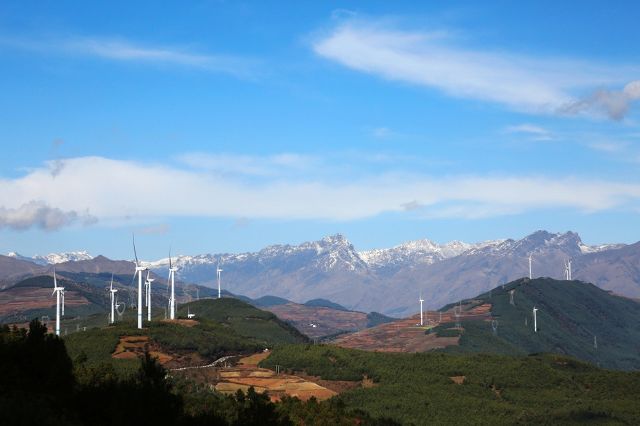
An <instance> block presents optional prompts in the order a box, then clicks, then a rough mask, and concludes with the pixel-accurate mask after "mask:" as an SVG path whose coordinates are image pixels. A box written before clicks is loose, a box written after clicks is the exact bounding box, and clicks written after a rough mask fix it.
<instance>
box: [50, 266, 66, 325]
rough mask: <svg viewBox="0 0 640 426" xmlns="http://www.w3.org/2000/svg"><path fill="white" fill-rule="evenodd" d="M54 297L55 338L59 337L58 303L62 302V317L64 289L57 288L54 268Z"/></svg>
mask: <svg viewBox="0 0 640 426" xmlns="http://www.w3.org/2000/svg"><path fill="white" fill-rule="evenodd" d="M54 294H55V295H56V336H59V335H60V302H61V301H62V315H64V287H58V280H57V278H56V268H53V293H51V295H52V296H53V295H54Z"/></svg>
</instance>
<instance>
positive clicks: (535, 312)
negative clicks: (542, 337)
mask: <svg viewBox="0 0 640 426" xmlns="http://www.w3.org/2000/svg"><path fill="white" fill-rule="evenodd" d="M533 332H534V333H537V332H538V308H536V307H535V306H534V307H533Z"/></svg>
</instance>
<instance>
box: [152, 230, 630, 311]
mask: <svg viewBox="0 0 640 426" xmlns="http://www.w3.org/2000/svg"><path fill="white" fill-rule="evenodd" d="M529 255H531V256H532V259H533V262H532V266H533V275H534V277H538V276H549V277H554V278H558V279H560V278H562V277H563V276H564V266H563V262H564V261H565V260H567V259H571V260H572V265H573V278H574V279H579V280H583V281H589V282H593V283H595V284H596V285H598V286H600V287H602V288H604V289H606V290H612V291H614V292H616V293H618V294H621V295H625V296H629V297H640V275H639V274H640V243H637V244H633V245H620V244H618V245H615V244H613V245H602V246H588V245H585V244H584V243H583V242H582V240H581V239H580V237H579V235H578V234H576V233H574V232H567V233H558V234H552V233H549V232H546V231H538V232H535V233H533V234H531V235H529V236H527V237H525V238H523V239H521V240H513V239H507V240H496V241H486V242H481V243H475V244H469V243H464V242H459V241H454V242H451V243H447V244H437V243H434V242H432V241H429V240H418V241H411V242H408V243H404V244H401V245H398V246H396V247H393V248H389V249H379V250H370V251H364V252H358V251H356V249H355V248H354V247H353V245H352V244H351V243H350V242H349V241H348V240H347V239H346V238H345V237H344V236H342V235H334V236H331V237H326V238H323V239H322V240H320V241H315V242H308V243H304V244H301V245H298V246H292V245H275V246H269V247H266V248H265V249H263V250H260V251H259V252H255V253H243V254H221V255H202V256H179V257H178V258H177V259H174V262H175V263H176V264H177V265H178V267H179V268H180V270H179V272H178V276H179V278H180V279H182V280H183V281H185V282H197V283H200V284H205V285H215V277H216V273H215V269H216V266H217V264H218V262H220V265H221V268H222V269H223V270H224V271H223V273H222V274H223V275H222V277H223V278H222V286H223V288H228V289H229V290H230V291H232V292H234V293H237V294H245V295H247V296H249V297H260V296H262V295H265V294H270V295H276V296H280V297H285V298H287V299H289V300H293V301H296V302H303V301H304V300H308V299H310V298H316V297H318V298H326V299H330V300H332V301H335V302H338V303H340V304H343V305H345V306H346V307H348V308H349V309H354V310H360V311H365V312H369V311H379V312H383V313H385V314H388V315H396V316H404V315H409V314H413V313H415V312H417V311H418V309H419V304H418V295H419V293H420V291H422V294H423V297H424V298H425V300H426V303H425V308H430V309H432V308H438V307H440V306H442V305H444V304H446V303H449V302H451V301H453V300H458V299H463V298H468V297H472V296H474V295H476V294H478V293H479V292H482V291H486V290H487V289H489V288H492V287H495V286H496V285H499V284H501V283H505V282H509V281H512V280H514V279H517V278H520V277H523V276H527V275H528V274H529V264H528V256H529ZM149 266H150V267H151V268H152V269H153V270H154V271H156V272H157V273H158V274H160V275H164V274H165V273H166V268H167V267H168V259H162V260H160V261H158V262H153V263H151V264H150V265H149Z"/></svg>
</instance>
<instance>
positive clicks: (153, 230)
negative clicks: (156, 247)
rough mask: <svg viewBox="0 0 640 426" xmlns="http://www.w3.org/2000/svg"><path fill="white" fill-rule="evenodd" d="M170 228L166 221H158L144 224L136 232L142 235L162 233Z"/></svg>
mask: <svg viewBox="0 0 640 426" xmlns="http://www.w3.org/2000/svg"><path fill="white" fill-rule="evenodd" d="M170 230H171V226H170V225H169V224H168V223H160V224H158V225H150V226H144V227H142V228H140V229H138V230H136V233H138V234H144V235H164V234H166V233H168V232H169V231H170Z"/></svg>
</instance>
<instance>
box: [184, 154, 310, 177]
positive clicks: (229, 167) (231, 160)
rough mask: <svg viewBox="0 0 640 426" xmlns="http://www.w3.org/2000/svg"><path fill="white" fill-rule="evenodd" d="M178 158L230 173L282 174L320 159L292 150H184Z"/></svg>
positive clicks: (206, 168) (191, 163)
mask: <svg viewBox="0 0 640 426" xmlns="http://www.w3.org/2000/svg"><path fill="white" fill-rule="evenodd" d="M178 160H179V161H180V162H181V163H183V164H185V165H187V166H189V167H192V168H194V169H199V170H206V171H209V172H212V173H216V174H220V175H230V176H281V175H285V174H288V173H292V172H296V173H299V172H305V171H309V169H310V168H311V167H313V166H314V165H316V164H317V163H318V161H319V160H318V159H317V158H316V157H313V156H310V155H302V154H292V153H281V154H275V155H268V156H255V155H237V154H233V155H232V154H209V153H203V152H193V153H188V154H183V155H180V156H179V157H178Z"/></svg>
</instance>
